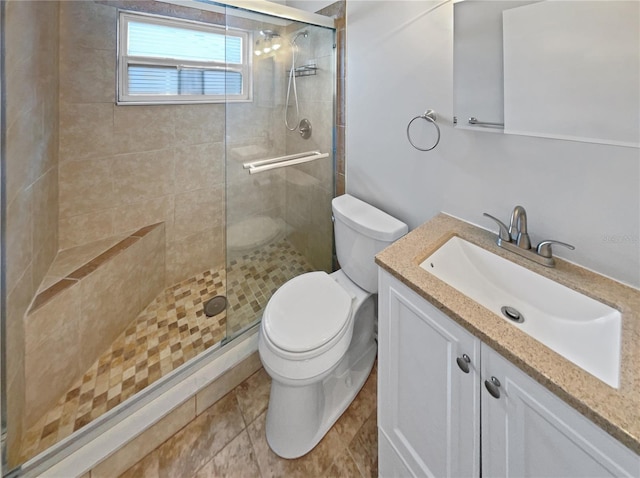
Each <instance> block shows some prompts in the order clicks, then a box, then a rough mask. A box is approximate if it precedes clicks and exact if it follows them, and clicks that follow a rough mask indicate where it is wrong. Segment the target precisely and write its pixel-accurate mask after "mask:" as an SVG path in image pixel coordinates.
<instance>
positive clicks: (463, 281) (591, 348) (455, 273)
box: [420, 237, 622, 388]
mask: <svg viewBox="0 0 640 478" xmlns="http://www.w3.org/2000/svg"><path fill="white" fill-rule="evenodd" d="M420 267H422V268H423V269H424V270H426V271H427V272H429V273H431V274H433V275H434V276H436V277H437V278H438V279H440V280H442V281H444V282H446V283H447V284H449V285H450V286H451V287H453V288H455V289H457V290H458V291H460V292H462V293H463V294H464V295H466V296H468V297H469V298H471V299H473V300H474V301H476V302H478V303H479V304H481V305H483V306H484V307H486V308H487V309H489V310H491V311H492V312H494V313H496V314H497V315H498V316H500V317H502V318H504V320H505V321H508V322H509V323H511V324H513V325H514V326H515V327H518V328H519V329H521V330H522V331H523V332H526V333H527V334H529V335H530V336H531V337H533V338H534V339H536V340H538V341H540V342H542V343H543V344H544V345H546V346H547V347H549V348H551V349H552V350H555V351H556V352H557V353H559V354H560V355H562V356H563V357H565V358H567V359H568V360H570V361H571V362H573V363H574V364H576V365H577V366H579V367H581V368H582V369H584V370H586V371H587V372H589V373H590V374H592V375H594V376H595V377H597V378H599V379H600V380H602V381H603V382H605V383H606V384H608V385H610V386H611V387H614V388H618V386H619V378H620V328H621V319H622V317H621V314H620V312H619V311H617V310H616V309H614V308H612V307H609V306H607V305H605V304H603V303H601V302H598V301H596V300H594V299H591V298H590V297H587V296H585V295H583V294H580V293H578V292H576V291H574V290H572V289H569V288H568V287H565V286H563V285H560V284H558V283H557V282H554V281H552V280H550V279H547V278H546V277H543V276H541V275H539V274H536V273H535V272H532V271H530V270H529V269H526V268H524V267H521V266H519V265H517V264H514V263H513V262H510V261H508V260H506V259H504V258H502V257H500V256H497V255H495V254H492V253H491V252H488V251H486V250H484V249H482V248H481V247H478V246H476V245H475V244H471V243H470V242H467V241H465V240H464V239H461V238H459V237H453V238H451V239H450V240H449V241H447V242H446V243H445V244H444V245H443V246H442V247H440V248H439V249H438V250H437V251H435V252H434V253H433V254H431V255H430V256H429V257H427V258H426V259H425V260H424V262H422V263H421V264H420ZM505 306H507V307H511V308H513V309H514V310H515V312H514V311H511V315H516V314H517V313H518V312H519V313H520V315H521V316H522V317H523V318H524V321H523V322H521V323H518V322H516V321H514V320H512V319H510V318H507V317H506V315H505V313H503V311H502V309H503V307H505Z"/></svg>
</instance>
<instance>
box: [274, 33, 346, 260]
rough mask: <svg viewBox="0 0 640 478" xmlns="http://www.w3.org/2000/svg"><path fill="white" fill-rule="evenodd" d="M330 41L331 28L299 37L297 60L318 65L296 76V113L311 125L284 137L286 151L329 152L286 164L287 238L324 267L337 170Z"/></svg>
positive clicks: (329, 249) (329, 256)
mask: <svg viewBox="0 0 640 478" xmlns="http://www.w3.org/2000/svg"><path fill="white" fill-rule="evenodd" d="M334 43H335V39H334V33H333V31H331V30H327V29H321V28H310V29H309V36H308V37H307V38H301V39H300V40H299V50H298V55H297V56H296V66H300V65H305V64H309V63H310V62H312V61H313V62H315V63H316V65H317V67H318V70H317V72H316V75H313V76H301V77H298V78H297V79H296V80H297V81H296V83H297V90H298V98H299V102H300V103H299V107H300V119H302V118H306V119H308V120H309V121H310V122H311V126H312V128H313V130H312V135H311V138H309V139H306V140H305V139H302V137H301V136H300V134H299V133H298V132H297V131H294V132H287V137H286V142H287V144H286V148H287V152H288V153H294V152H300V151H311V150H318V151H321V152H323V153H325V152H326V153H329V158H326V159H321V160H316V161H312V162H309V163H305V164H302V165H299V166H293V167H290V168H285V169H286V191H287V198H286V221H287V223H288V224H289V225H291V226H292V227H293V231H292V232H291V234H290V239H291V241H292V243H293V244H294V246H295V247H296V249H298V250H299V251H300V252H301V253H302V254H303V255H304V256H305V257H306V258H307V259H308V260H309V261H310V262H311V264H312V265H313V266H314V267H315V268H317V269H320V270H325V271H328V272H330V271H331V270H332V244H333V243H332V237H333V226H332V223H331V199H332V197H333V195H334V178H335V174H336V170H335V167H334V157H333V156H334V140H333V135H334V124H335V112H334V96H335V90H336V82H335V76H334V70H335V63H336V60H335V51H334V50H335V49H334ZM288 68H289V66H287V69H288ZM285 87H286V85H285Z"/></svg>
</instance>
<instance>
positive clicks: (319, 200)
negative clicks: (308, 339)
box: [225, 8, 336, 339]
mask: <svg viewBox="0 0 640 478" xmlns="http://www.w3.org/2000/svg"><path fill="white" fill-rule="evenodd" d="M227 27H228V28H229V29H236V28H237V29H244V30H246V31H248V32H249V41H251V45H250V49H249V51H250V55H251V59H250V61H251V72H250V76H251V78H250V80H248V81H251V82H252V88H251V96H250V99H249V101H244V102H232V101H229V102H227V107H226V122H225V124H226V137H225V144H226V221H227V224H226V225H227V227H226V231H227V232H226V234H227V236H226V280H227V299H228V307H227V339H231V338H233V337H234V336H237V335H238V334H239V333H241V332H242V331H243V330H246V329H247V328H248V327H251V326H252V325H253V324H255V323H256V322H258V321H259V320H260V318H261V316H262V312H263V310H264V308H265V306H266V305H267V302H268V300H269V298H270V297H271V295H272V294H273V293H274V292H275V291H276V290H277V289H278V287H280V286H281V285H282V284H284V283H285V282H286V281H287V280H289V279H291V278H293V277H295V276H297V275H299V274H302V273H305V272H310V271H314V270H324V271H326V272H331V271H332V262H333V261H332V253H333V227H332V222H331V199H332V198H333V194H334V154H333V152H334V134H333V133H334V117H335V115H334V98H335V94H334V88H335V84H336V81H335V49H334V36H335V31H334V30H332V29H328V28H324V27H318V26H313V25H308V24H305V23H300V22H293V21H291V20H282V19H279V18H275V17H269V16H267V15H261V14H254V13H252V14H250V15H247V13H246V12H244V11H241V10H236V9H232V8H227ZM292 70H293V71H292ZM285 120H286V121H285Z"/></svg>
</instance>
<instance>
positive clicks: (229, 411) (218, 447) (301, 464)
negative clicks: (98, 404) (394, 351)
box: [121, 366, 378, 478]
mask: <svg viewBox="0 0 640 478" xmlns="http://www.w3.org/2000/svg"><path fill="white" fill-rule="evenodd" d="M376 383H377V367H375V366H374V369H373V371H372V372H371V375H370V377H369V379H368V380H367V382H366V383H365V385H364V387H363V388H362V390H361V391H360V393H359V394H358V396H357V397H356V398H355V400H354V401H353V403H352V404H351V405H350V406H349V408H348V409H347V410H346V411H345V413H344V414H343V415H342V417H341V418H340V419H339V420H338V421H337V422H336V424H335V425H334V426H333V427H332V428H331V430H329V432H328V433H327V435H326V436H325V437H324V438H323V439H322V441H321V442H320V443H319V444H318V446H316V448H314V449H313V450H312V451H311V452H309V453H308V454H307V455H305V456H303V457H301V458H298V459H296V460H285V459H282V458H280V457H278V456H277V455H275V454H274V453H273V452H272V451H271V450H270V449H269V446H268V445H267V441H266V437H265V418H266V410H267V404H268V402H269V390H270V385H271V379H270V378H269V376H268V375H267V373H266V372H265V371H264V369H260V370H259V371H258V372H256V373H255V374H253V375H252V376H251V377H249V378H248V379H247V380H245V381H244V382H243V383H242V384H240V385H239V386H238V387H236V388H235V389H233V390H232V391H231V392H230V393H228V394H227V395H225V396H224V397H223V398H222V399H221V400H220V401H218V402H217V403H216V404H214V405H213V406H212V407H210V408H209V409H207V410H206V411H205V412H203V413H202V414H200V415H199V416H197V417H196V418H195V419H194V420H193V421H192V422H190V423H189V424H188V425H187V426H186V427H184V428H183V429H182V430H180V431H179V432H178V433H176V434H175V435H174V436H172V437H171V438H169V439H168V440H167V441H165V442H164V443H163V444H162V445H160V446H159V447H158V448H156V449H155V450H154V451H153V452H151V453H149V454H148V455H147V456H145V457H140V458H141V460H140V461H139V462H138V463H137V464H135V465H134V466H133V467H131V468H130V469H129V470H127V471H126V472H125V473H124V474H122V475H121V477H122V478H139V477H145V478H164V477H167V478H169V477H170V478H182V477H184V478H210V477H228V478H232V477H238V478H252V477H261V478H267V477H287V478H289V477H305V478H312V477H345V478H347V477H348V478H350V477H353V478H360V477H375V476H377V475H378V450H377V443H378V438H377V423H376V400H377V398H376V397H377V395H376V386H377V385H376Z"/></svg>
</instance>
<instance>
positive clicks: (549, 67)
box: [454, 0, 640, 147]
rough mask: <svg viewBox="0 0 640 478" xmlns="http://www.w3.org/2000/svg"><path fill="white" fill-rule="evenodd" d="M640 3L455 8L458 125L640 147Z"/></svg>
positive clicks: (474, 0)
mask: <svg viewBox="0 0 640 478" xmlns="http://www.w3.org/2000/svg"><path fill="white" fill-rule="evenodd" d="M639 85H640V3H639V2H629V1H617V0H602V1H587V0H580V1H565V0H547V1H534V2H532V1H484V0H465V1H460V2H457V3H456V4H455V5H454V114H455V116H456V119H457V125H458V127H464V128H472V129H482V130H486V131H499V132H502V131H504V132H505V133H510V134H520V135H527V136H539V137H548V138H556V139H566V140H573V141H584V142H592V143H602V144H613V145H618V146H628V147H640V87H639Z"/></svg>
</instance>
